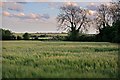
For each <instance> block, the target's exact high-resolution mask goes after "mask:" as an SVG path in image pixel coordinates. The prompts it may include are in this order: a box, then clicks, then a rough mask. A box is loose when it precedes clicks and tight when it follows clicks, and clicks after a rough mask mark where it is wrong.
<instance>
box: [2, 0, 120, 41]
mask: <svg viewBox="0 0 120 80" xmlns="http://www.w3.org/2000/svg"><path fill="white" fill-rule="evenodd" d="M97 8H98V9H97V10H96V14H95V15H94V16H93V17H92V18H91V17H90V16H91V11H90V10H87V9H83V8H80V6H75V5H73V4H72V3H71V4H69V5H63V6H61V7H60V13H59V14H58V16H57V21H58V29H62V30H67V32H68V36H54V37H53V38H52V40H65V41H100V42H101V41H103V42H117V43H119V42H120V1H117V2H110V3H109V5H107V4H101V5H100V6H98V7H97ZM93 24H95V25H96V27H95V28H96V29H97V31H98V32H97V34H95V35H89V36H88V35H87V34H86V35H81V33H85V32H86V31H87V30H88V27H89V26H91V25H93ZM0 31H1V33H2V37H1V39H3V40H14V39H17V40H21V39H24V40H29V39H30V34H29V33H24V34H23V35H22V37H21V36H17V37H16V36H15V35H13V34H12V32H11V31H9V30H4V29H0ZM34 37H35V39H38V36H34ZM44 37H46V35H45V36H44Z"/></svg>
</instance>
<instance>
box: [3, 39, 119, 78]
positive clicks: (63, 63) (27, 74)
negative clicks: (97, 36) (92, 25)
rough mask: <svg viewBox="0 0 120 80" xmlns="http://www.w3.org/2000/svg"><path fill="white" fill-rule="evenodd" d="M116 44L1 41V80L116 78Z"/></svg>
mask: <svg viewBox="0 0 120 80" xmlns="http://www.w3.org/2000/svg"><path fill="white" fill-rule="evenodd" d="M118 50H119V49H118V45H117V44H112V43H107V42H102V43H101V42H97V43H96V42H40V41H39V42H35V41H3V54H2V57H3V61H2V62H3V71H2V75H3V78H116V77H117V75H118V73H117V70H118V67H117V62H118Z"/></svg>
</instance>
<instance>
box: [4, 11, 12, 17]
mask: <svg viewBox="0 0 120 80" xmlns="http://www.w3.org/2000/svg"><path fill="white" fill-rule="evenodd" d="M10 15H11V14H10V13H9V12H7V11H4V12H3V16H10Z"/></svg>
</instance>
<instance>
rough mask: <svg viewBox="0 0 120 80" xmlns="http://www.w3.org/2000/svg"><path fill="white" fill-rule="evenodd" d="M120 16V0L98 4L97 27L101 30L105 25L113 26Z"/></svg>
mask: <svg viewBox="0 0 120 80" xmlns="http://www.w3.org/2000/svg"><path fill="white" fill-rule="evenodd" d="M119 16H120V2H111V3H107V4H101V5H100V6H98V11H97V15H96V18H95V22H96V26H97V29H98V30H99V31H100V30H101V29H102V28H104V27H111V26H112V24H113V22H116V21H117V20H118V19H119Z"/></svg>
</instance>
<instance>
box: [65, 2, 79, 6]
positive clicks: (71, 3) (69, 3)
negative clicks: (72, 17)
mask: <svg viewBox="0 0 120 80" xmlns="http://www.w3.org/2000/svg"><path fill="white" fill-rule="evenodd" d="M64 5H66V6H69V5H72V6H78V4H77V3H76V2H70V1H68V2H64Z"/></svg>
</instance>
